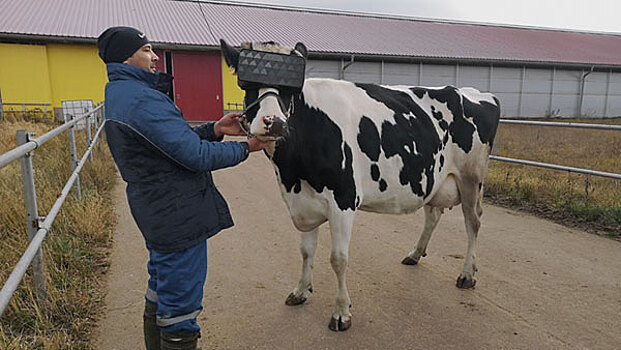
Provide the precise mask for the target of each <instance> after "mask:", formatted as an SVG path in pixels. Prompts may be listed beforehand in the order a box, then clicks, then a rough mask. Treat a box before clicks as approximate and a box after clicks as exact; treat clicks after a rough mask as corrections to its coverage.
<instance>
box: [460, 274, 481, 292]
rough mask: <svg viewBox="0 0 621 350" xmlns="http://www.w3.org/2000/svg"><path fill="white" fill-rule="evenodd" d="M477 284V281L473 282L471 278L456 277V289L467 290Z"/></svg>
mask: <svg viewBox="0 0 621 350" xmlns="http://www.w3.org/2000/svg"><path fill="white" fill-rule="evenodd" d="M475 284H477V280H475V279H474V278H472V277H463V276H459V277H457V283H456V285H457V288H462V289H468V288H474V285H475Z"/></svg>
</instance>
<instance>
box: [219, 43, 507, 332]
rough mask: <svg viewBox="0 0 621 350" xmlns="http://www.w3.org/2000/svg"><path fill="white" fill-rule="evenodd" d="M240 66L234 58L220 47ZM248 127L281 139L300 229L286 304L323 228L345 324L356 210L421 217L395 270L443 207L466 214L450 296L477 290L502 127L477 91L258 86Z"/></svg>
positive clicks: (249, 98) (330, 84)
mask: <svg viewBox="0 0 621 350" xmlns="http://www.w3.org/2000/svg"><path fill="white" fill-rule="evenodd" d="M244 45H245V46H246V48H250V49H253V50H259V51H268V52H279V53H286V54H289V53H294V54H299V55H302V56H306V55H307V51H306V47H305V46H304V45H303V44H298V45H296V48H295V49H293V50H292V49H290V48H285V47H282V46H280V45H278V44H274V43H252V44H244ZM221 46H222V50H223V54H224V57H225V59H226V61H227V63H228V64H229V65H230V66H232V67H237V61H238V57H239V52H238V51H237V50H235V49H234V48H232V47H230V46H229V45H228V44H226V43H225V42H224V41H221ZM260 98H261V100H260V101H259V103H256V104H255V106H254V107H252V108H250V110H248V111H247V112H246V122H247V127H249V130H250V132H251V133H252V134H253V135H254V136H256V137H259V138H262V139H274V140H276V142H275V144H274V146H273V147H271V148H270V149H269V151H267V152H266V153H267V154H268V156H269V158H270V159H271V161H272V162H273V164H274V168H275V170H276V175H277V177H278V181H279V183H280V189H281V191H282V196H283V198H284V200H285V202H286V204H287V206H288V208H289V213H290V215H291V219H292V220H293V223H294V225H295V227H296V228H297V229H299V230H300V231H301V237H302V239H301V244H300V247H301V252H302V258H303V262H302V276H301V278H300V281H299V283H298V285H297V287H295V288H294V289H293V291H292V292H291V294H290V295H289V296H288V298H287V301H286V303H287V304H288V305H297V304H301V303H304V302H305V301H306V299H307V298H308V297H309V295H310V293H311V292H312V269H313V263H314V258H315V248H316V246H317V233H318V227H319V226H320V225H321V224H323V223H324V222H326V221H329V223H330V230H331V235H332V250H331V256H330V263H331V265H332V268H333V269H334V272H335V273H336V278H337V295H336V303H335V308H334V312H333V314H332V318H331V321H330V325H329V327H330V329H332V330H334V331H343V330H346V329H348V328H349V327H350V326H351V313H350V306H351V305H350V303H351V300H350V298H349V293H348V290H347V285H346V282H345V270H346V268H347V265H348V255H349V253H348V250H349V242H350V237H351V233H352V225H353V223H354V217H355V216H356V212H357V211H358V210H363V211H371V212H377V213H389V214H407V213H411V212H414V211H416V210H418V209H420V208H423V209H424V211H425V224H424V228H423V232H422V234H421V236H420V239H419V240H418V243H417V245H416V247H415V248H414V249H413V250H412V251H410V253H409V254H408V256H407V257H406V258H405V259H403V261H402V263H403V264H406V265H415V264H416V263H417V262H418V261H419V259H420V258H421V257H423V256H425V250H426V248H427V243H428V242H429V239H430V237H431V233H432V232H433V230H434V228H435V227H436V225H437V224H438V221H439V219H440V216H441V214H442V212H443V210H444V208H452V207H453V206H456V205H458V204H461V207H462V211H463V215H464V219H465V224H466V231H467V233H468V250H467V254H466V259H465V262H464V265H463V269H462V272H461V274H460V276H459V277H458V278H457V287H459V288H471V287H473V286H474V285H475V282H476V281H475V279H474V273H475V271H476V265H475V247H476V239H477V233H478V231H479V227H480V221H479V218H480V216H481V214H482V210H481V196H482V188H483V181H484V179H485V175H486V173H487V163H488V156H489V154H490V151H491V149H492V143H493V141H494V136H495V134H496V129H497V127H498V121H499V116H500V109H499V102H498V99H496V97H494V96H493V95H491V94H489V93H481V92H479V91H478V90H476V89H473V88H455V87H452V86H445V87H439V88H429V87H411V86H383V85H374V84H356V83H351V82H348V81H343V80H332V79H306V80H305V82H304V87H303V89H302V92H301V93H297V94H295V93H292V92H291V91H286V90H283V89H281V91H279V90H278V89H275V88H273V87H269V86H265V87H261V88H257V89H252V90H247V91H246V95H245V103H246V105H247V106H249V105H250V104H252V103H253V102H256V101H257V99H260Z"/></svg>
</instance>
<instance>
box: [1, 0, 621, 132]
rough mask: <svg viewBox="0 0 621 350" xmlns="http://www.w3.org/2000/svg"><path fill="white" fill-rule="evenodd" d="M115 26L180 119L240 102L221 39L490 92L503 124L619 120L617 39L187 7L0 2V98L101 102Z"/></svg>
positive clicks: (370, 76)
mask: <svg viewBox="0 0 621 350" xmlns="http://www.w3.org/2000/svg"><path fill="white" fill-rule="evenodd" d="M114 25H128V26H134V27H137V28H140V29H141V30H143V31H144V32H145V33H147V36H148V37H149V38H150V39H151V41H152V42H153V43H154V46H155V48H156V49H157V50H156V51H157V53H158V54H159V56H160V59H161V60H160V67H159V69H160V70H162V71H165V72H168V73H171V74H172V75H173V76H174V77H175V79H174V88H173V91H172V92H171V94H170V97H171V98H172V99H173V100H174V101H175V103H176V104H177V105H178V106H179V107H180V108H181V110H182V112H183V114H184V117H185V118H186V119H187V120H189V121H203V120H214V119H217V118H219V116H220V115H221V114H222V113H223V112H224V111H228V110H235V109H240V108H241V106H242V101H243V92H242V91H241V90H240V89H239V88H238V87H237V86H236V80H235V77H234V76H233V75H232V74H231V73H230V71H229V70H228V68H227V67H226V64H225V63H224V62H223V59H222V56H221V53H220V48H219V39H220V38H223V39H225V40H226V41H227V42H229V43H231V44H233V45H239V44H240V43H241V42H243V41H248V40H252V41H269V40H273V41H277V42H279V43H281V44H285V45H294V44H295V43H296V42H298V41H301V42H304V43H305V44H306V46H307V47H308V48H309V50H310V52H311V53H310V56H309V62H308V64H307V73H306V74H307V76H308V77H329V78H335V79H346V80H350V81H356V82H366V83H379V84H406V85H423V86H442V85H449V84H450V85H456V86H472V87H475V88H478V89H479V90H481V91H491V92H493V93H494V94H496V95H497V96H498V97H499V99H500V101H501V103H502V110H503V116H504V117H615V116H620V115H621V98H620V97H621V35H620V34H610V33H594V32H579V31H568V30H554V29H543V28H532V27H516V26H503V25H491V24H480V23H467V22H454V21H442V20H429V19H419V18H410V17H401V16H389V15H375V14H364V13H354V12H345V11H332V10H317V9H304V8H294V7H283V6H273V5H256V4H248V3H236V2H230V1H228V2H227V1H189V0H188V1H172V0H107V1H103V0H47V1H39V0H19V1H17V0H7V1H2V2H0V102H2V103H3V106H5V105H6V104H10V103H45V104H48V105H50V106H52V108H54V109H55V110H58V109H59V108H60V107H61V103H62V101H66V100H82V99H84V100H92V101H94V102H95V103H97V102H100V101H102V100H103V98H104V96H103V86H104V84H105V83H106V81H107V77H106V73H105V66H104V65H103V63H102V62H101V61H100V60H99V58H98V56H97V49H96V46H95V42H96V38H97V36H98V35H99V34H100V33H101V32H102V31H103V30H104V29H105V28H107V27H109V26H114Z"/></svg>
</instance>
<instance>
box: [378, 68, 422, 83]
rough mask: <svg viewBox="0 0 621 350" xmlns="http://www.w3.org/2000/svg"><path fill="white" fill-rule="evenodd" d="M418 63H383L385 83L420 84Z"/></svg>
mask: <svg viewBox="0 0 621 350" xmlns="http://www.w3.org/2000/svg"><path fill="white" fill-rule="evenodd" d="M419 66H420V65H419V64H412V63H390V62H387V63H384V81H383V84H385V85H408V86H416V85H420V83H419V81H418V74H419Z"/></svg>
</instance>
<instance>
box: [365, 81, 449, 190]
mask: <svg viewBox="0 0 621 350" xmlns="http://www.w3.org/2000/svg"><path fill="white" fill-rule="evenodd" d="M356 86H358V87H359V88H361V89H363V90H364V91H365V92H366V93H367V95H369V96H370V97H371V98H373V99H374V100H376V101H378V102H380V103H382V104H384V105H386V107H388V108H389V109H391V110H392V111H394V116H393V118H394V122H393V121H390V120H385V121H384V122H383V123H382V128H381V129H382V131H381V147H382V150H383V151H384V155H385V157H386V158H391V157H394V156H399V157H400V158H401V160H402V162H403V165H404V166H403V168H402V169H401V171H400V172H399V181H400V183H401V184H402V185H409V186H410V188H411V190H412V192H413V193H415V194H416V195H418V196H420V197H427V196H428V195H429V194H430V193H431V188H432V187H433V184H434V177H433V169H434V164H435V157H436V155H437V153H438V152H439V151H440V148H441V142H440V136H439V135H438V133H437V131H436V128H435V126H434V124H433V122H432V120H431V117H430V116H429V115H428V114H427V113H426V112H425V111H424V110H423V109H421V108H420V106H419V105H418V104H417V103H416V102H414V101H413V100H412V98H411V97H410V95H408V94H407V93H405V92H402V91H396V90H391V89H387V88H384V87H381V86H378V85H372V84H356ZM412 91H414V90H412ZM425 91H427V90H425ZM417 92H419V93H420V91H418V90H416V91H414V93H415V94H417V96H419V97H422V95H419V93H417ZM423 94H424V93H423ZM412 114H413V115H414V117H411V115H412ZM423 174H424V175H425V177H426V178H427V186H426V188H425V189H423V187H422V179H423ZM382 181H383V179H382V180H381V181H380V190H382V187H383V186H382V184H386V181H383V183H382ZM384 189H385V188H384Z"/></svg>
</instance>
